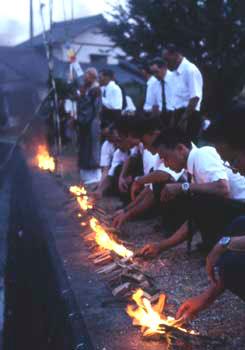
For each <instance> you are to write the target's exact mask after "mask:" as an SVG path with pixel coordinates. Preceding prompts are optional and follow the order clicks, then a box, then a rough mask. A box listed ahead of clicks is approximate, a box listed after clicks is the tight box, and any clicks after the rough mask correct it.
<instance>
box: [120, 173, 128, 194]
mask: <svg viewBox="0 0 245 350" xmlns="http://www.w3.org/2000/svg"><path fill="white" fill-rule="evenodd" d="M118 187H119V191H120V192H122V193H125V192H127V191H128V182H127V179H126V178H124V177H123V176H120V178H119V182H118Z"/></svg>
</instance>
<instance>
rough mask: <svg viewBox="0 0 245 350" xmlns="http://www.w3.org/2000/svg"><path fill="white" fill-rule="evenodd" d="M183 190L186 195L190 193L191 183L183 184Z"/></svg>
mask: <svg viewBox="0 0 245 350" xmlns="http://www.w3.org/2000/svg"><path fill="white" fill-rule="evenodd" d="M181 188H182V191H183V192H184V193H189V192H190V184H189V182H183V183H182V184H181Z"/></svg>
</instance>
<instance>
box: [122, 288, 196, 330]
mask: <svg viewBox="0 0 245 350" xmlns="http://www.w3.org/2000/svg"><path fill="white" fill-rule="evenodd" d="M160 298H164V300H165V295H164V294H161V295H160V297H159V300H160ZM132 299H133V301H135V303H136V305H137V307H136V308H135V306H133V305H128V306H127V309H126V311H127V314H128V315H129V316H130V317H131V318H132V319H133V325H135V326H141V331H142V333H143V336H150V335H153V334H166V332H167V327H174V328H176V329H178V330H180V331H182V332H185V333H189V334H192V335H197V334H198V333H196V332H195V331H188V330H186V329H184V328H181V327H179V326H177V325H176V320H175V319H174V318H173V317H170V316H165V315H164V314H163V313H162V312H161V313H160V312H159V311H158V310H157V307H156V308H154V307H152V305H151V302H150V301H149V300H148V299H147V298H145V297H144V291H143V290H142V289H138V290H137V291H136V292H135V293H134V294H133V296H132Z"/></svg>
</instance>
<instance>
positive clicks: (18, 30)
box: [0, 20, 25, 46]
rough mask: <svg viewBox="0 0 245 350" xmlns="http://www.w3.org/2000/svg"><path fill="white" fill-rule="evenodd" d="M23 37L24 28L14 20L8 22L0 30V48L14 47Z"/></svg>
mask: <svg viewBox="0 0 245 350" xmlns="http://www.w3.org/2000/svg"><path fill="white" fill-rule="evenodd" d="M24 37H25V26H24V25H23V24H21V23H20V22H18V21H16V20H8V21H7V22H5V23H4V24H2V25H1V28H0V46H11V45H15V44H16V43H17V42H18V41H21V39H22V38H24Z"/></svg>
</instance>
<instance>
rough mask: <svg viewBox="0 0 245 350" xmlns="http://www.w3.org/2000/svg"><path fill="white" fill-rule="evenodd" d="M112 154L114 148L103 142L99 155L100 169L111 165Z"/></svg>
mask: <svg viewBox="0 0 245 350" xmlns="http://www.w3.org/2000/svg"><path fill="white" fill-rule="evenodd" d="M113 153H114V146H113V145H112V144H111V143H110V142H108V141H105V142H104V143H103V145H102V147H101V155H100V166H101V167H109V166H110V165H111V162H112V158H113Z"/></svg>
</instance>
